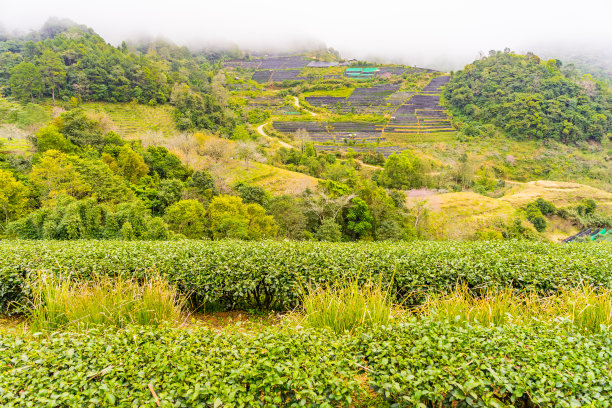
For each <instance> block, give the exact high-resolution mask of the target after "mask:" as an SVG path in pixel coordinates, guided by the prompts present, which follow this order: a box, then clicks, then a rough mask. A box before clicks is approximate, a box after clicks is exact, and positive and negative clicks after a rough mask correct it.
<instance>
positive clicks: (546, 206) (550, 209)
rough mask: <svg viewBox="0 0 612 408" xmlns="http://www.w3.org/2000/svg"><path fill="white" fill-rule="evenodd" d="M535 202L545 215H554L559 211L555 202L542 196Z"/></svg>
mask: <svg viewBox="0 0 612 408" xmlns="http://www.w3.org/2000/svg"><path fill="white" fill-rule="evenodd" d="M591 201H592V200H591ZM535 204H536V205H537V206H538V209H539V210H540V212H541V213H542V214H543V215H552V214H554V213H555V212H556V211H557V209H556V208H555V205H554V204H553V203H551V202H549V201H546V200H545V199H543V198H542V197H540V198H538V199H537V200H535Z"/></svg>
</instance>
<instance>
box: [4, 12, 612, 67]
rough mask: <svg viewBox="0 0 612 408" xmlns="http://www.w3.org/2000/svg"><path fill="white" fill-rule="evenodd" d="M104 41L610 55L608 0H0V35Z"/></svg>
mask: <svg viewBox="0 0 612 408" xmlns="http://www.w3.org/2000/svg"><path fill="white" fill-rule="evenodd" d="M51 16H54V17H60V18H69V19H71V20H74V21H75V22H77V23H80V24H85V25H88V26H90V27H92V28H93V29H94V30H96V31H97V32H98V33H99V34H101V35H102V36H103V37H104V38H105V39H106V40H107V41H109V42H111V43H113V44H117V43H119V42H120V41H121V40H124V39H130V38H138V37H142V36H162V37H164V38H167V39H169V40H172V41H174V42H176V43H178V44H181V45H190V46H195V45H199V44H202V45H207V46H209V45H214V44H220V43H222V44H227V43H234V44H237V45H238V46H240V47H242V48H251V49H263V48H266V49H269V48H272V47H275V48H276V49H288V48H291V47H304V46H308V45H315V44H326V45H327V46H331V47H334V48H336V49H338V50H339V51H340V52H341V54H342V56H343V57H346V58H369V59H377V60H381V61H385V62H402V63H406V64H410V65H421V66H431V67H437V68H442V69H452V68H459V67H461V66H463V65H464V64H465V63H468V62H470V61H472V60H473V59H474V58H476V57H477V56H478V53H479V51H484V52H486V51H488V50H489V49H503V48H504V47H506V46H508V47H510V48H511V49H512V50H514V51H519V52H523V51H528V50H534V51H536V52H537V51H538V48H539V47H542V46H552V47H556V46H564V45H567V44H574V46H578V47H585V46H586V45H589V46H592V47H594V48H595V49H597V48H598V47H599V48H602V49H604V48H608V49H609V48H611V47H612V45H611V44H612V0H607V1H606V0H581V1H568V0H557V1H549V0H544V1H539V0H514V1H498V0H488V1H487V0H438V1H431V0H419V1H410V0H404V1H386V0H371V1H362V0H358V1H334V0H325V1H323V0H302V1H295V0H249V1H237V0H215V1H209V0H201V1H195V0H191V1H190V0H163V1H161V0H147V1H134V0H105V1H98V0H53V1H49V0H46V1H33V0H0V25H2V26H3V27H4V29H5V30H7V31H9V32H11V31H13V30H21V31H27V30H29V29H37V28H39V27H40V26H41V25H42V24H43V23H44V22H45V21H46V20H47V19H48V18H49V17H51Z"/></svg>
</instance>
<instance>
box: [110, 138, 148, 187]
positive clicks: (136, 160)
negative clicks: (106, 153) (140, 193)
mask: <svg viewBox="0 0 612 408" xmlns="http://www.w3.org/2000/svg"><path fill="white" fill-rule="evenodd" d="M117 170H118V172H119V174H121V175H122V176H123V177H125V178H126V179H127V180H129V181H130V183H134V184H135V183H138V181H139V180H140V178H141V177H142V176H144V175H146V174H147V173H148V172H149V167H148V166H147V164H146V163H145V161H144V159H143V158H142V156H141V155H139V154H138V153H136V152H135V151H134V150H132V148H131V147H130V146H128V145H124V146H122V147H121V149H120V150H119V155H118V156H117Z"/></svg>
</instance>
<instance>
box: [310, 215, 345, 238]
mask: <svg viewBox="0 0 612 408" xmlns="http://www.w3.org/2000/svg"><path fill="white" fill-rule="evenodd" d="M315 237H316V238H317V239H318V240H319V241H329V242H338V241H340V240H341V239H342V230H341V228H340V225H338V223H336V221H334V220H333V219H332V218H328V219H326V220H323V222H322V223H321V225H320V226H319V228H318V229H317V232H316V234H315Z"/></svg>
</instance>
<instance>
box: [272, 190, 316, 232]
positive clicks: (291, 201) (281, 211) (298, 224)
mask: <svg viewBox="0 0 612 408" xmlns="http://www.w3.org/2000/svg"><path fill="white" fill-rule="evenodd" d="M268 212H269V214H270V215H272V216H273V217H274V222H275V223H276V224H277V225H278V227H279V230H280V234H281V235H283V236H285V237H287V238H289V239H303V238H304V233H305V232H306V228H307V224H308V219H307V217H306V215H305V214H304V211H303V204H302V203H301V202H300V201H298V200H297V199H296V198H295V197H292V196H289V195H284V196H279V197H273V198H272V199H270V203H269V204H268Z"/></svg>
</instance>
